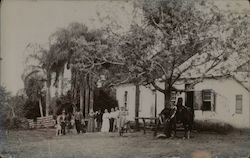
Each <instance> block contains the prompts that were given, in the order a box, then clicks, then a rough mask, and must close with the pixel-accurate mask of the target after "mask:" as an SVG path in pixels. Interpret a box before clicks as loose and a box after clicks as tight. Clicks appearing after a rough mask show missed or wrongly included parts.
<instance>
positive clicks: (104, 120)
mask: <svg viewBox="0 0 250 158" xmlns="http://www.w3.org/2000/svg"><path fill="white" fill-rule="evenodd" d="M109 117H110V116H109V113H104V114H103V116H102V129H101V132H109Z"/></svg>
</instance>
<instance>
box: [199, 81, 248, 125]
mask: <svg viewBox="0 0 250 158" xmlns="http://www.w3.org/2000/svg"><path fill="white" fill-rule="evenodd" d="M194 89H195V91H201V90H204V89H212V90H214V92H215V111H201V110H195V119H197V120H213V121H218V122H221V121H222V122H226V123H229V124H231V125H233V126H234V127H238V128H248V127H250V116H249V112H250V105H249V92H248V91H247V90H246V89H245V88H244V87H243V86H241V85H240V84H239V83H237V82H236V81H235V80H234V79H220V80H216V79H205V80H204V81H203V82H201V83H198V84H196V85H195V87H194ZM238 94H240V95H242V96H243V103H242V104H243V109H242V114H236V112H235V111H236V95H238Z"/></svg>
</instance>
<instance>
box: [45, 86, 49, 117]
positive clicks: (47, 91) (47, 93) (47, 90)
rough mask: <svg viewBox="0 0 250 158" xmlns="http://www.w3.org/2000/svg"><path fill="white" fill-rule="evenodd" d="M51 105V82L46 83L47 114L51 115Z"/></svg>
mask: <svg viewBox="0 0 250 158" xmlns="http://www.w3.org/2000/svg"><path fill="white" fill-rule="evenodd" d="M49 107H50V83H49V82H47V83H46V109H45V115H46V116H49Z"/></svg>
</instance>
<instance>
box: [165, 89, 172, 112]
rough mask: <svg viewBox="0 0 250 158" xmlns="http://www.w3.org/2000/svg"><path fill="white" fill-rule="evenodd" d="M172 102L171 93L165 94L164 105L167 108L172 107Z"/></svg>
mask: <svg viewBox="0 0 250 158" xmlns="http://www.w3.org/2000/svg"><path fill="white" fill-rule="evenodd" d="M170 102H171V92H165V93H164V105H165V108H167V107H170V105H171V104H170Z"/></svg>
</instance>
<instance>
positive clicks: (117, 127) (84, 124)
mask: <svg viewBox="0 0 250 158" xmlns="http://www.w3.org/2000/svg"><path fill="white" fill-rule="evenodd" d="M127 115H128V112H127V110H126V109H125V108H124V107H121V108H120V109H119V108H118V107H116V108H111V110H110V112H109V111H108V109H105V110H104V113H102V112H101V110H98V111H96V112H94V111H93V110H90V112H89V114H88V116H87V117H86V118H87V119H86V118H84V116H83V113H82V112H81V111H80V109H77V110H76V112H75V113H73V114H66V113H65V110H63V111H62V113H61V114H60V115H58V116H57V119H56V135H65V134H66V133H71V132H72V130H73V129H74V127H75V129H76V131H77V133H78V134H79V133H81V132H82V133H85V132H116V131H118V132H119V133H121V131H123V130H124V128H126V127H125V126H126V124H127V122H128V121H127V119H126V117H127ZM66 131H67V132H66Z"/></svg>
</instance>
